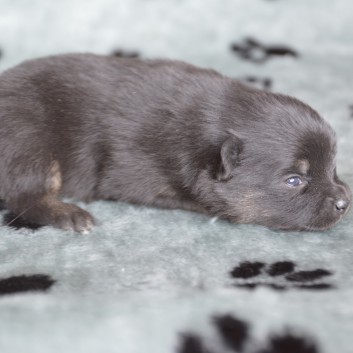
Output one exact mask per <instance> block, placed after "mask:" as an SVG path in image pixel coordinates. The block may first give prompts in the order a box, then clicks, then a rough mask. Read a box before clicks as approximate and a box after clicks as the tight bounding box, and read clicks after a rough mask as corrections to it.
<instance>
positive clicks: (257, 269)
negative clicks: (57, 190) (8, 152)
mask: <svg viewBox="0 0 353 353" xmlns="http://www.w3.org/2000/svg"><path fill="white" fill-rule="evenodd" d="M352 13H353V4H352V2H351V1H350V0H335V1H330V0H311V1H310V2H308V1H306V0H297V1H289V0H273V1H270V0H267V1H266V0H252V1H249V0H223V1H218V0H207V1H205V0H193V1H186V0H167V1H165V0H119V1H118V0H116V1H114V0H90V1H85V0H73V1H71V0H61V1H55V2H54V1H47V0H32V1H25V0H0V50H1V58H0V70H1V71H2V70H5V69H6V68H9V67H11V66H13V65H15V64H17V63H19V62H20V61H22V60H24V59H28V58H34V57H39V56H43V55H49V54H57V53H64V52H94V53H100V54H104V53H105V54H107V55H117V56H141V57H146V58H155V57H163V58H173V59H182V60H185V61H188V62H191V63H193V64H196V65H199V66H203V67H210V68H214V69H216V70H219V71H220V72H222V73H223V74H226V75H229V76H231V77H234V78H238V79H240V80H243V81H245V82H248V84H251V85H256V86H258V87H262V88H264V89H269V90H272V91H275V92H281V93H286V94H290V95H293V96H296V97H298V98H300V99H302V100H304V101H305V102H307V103H309V104H310V105H311V106H313V107H314V108H315V109H317V110H318V111H319V112H320V113H321V114H322V115H323V116H324V117H325V118H326V119H327V120H328V121H329V122H330V123H331V124H332V126H333V127H334V129H335V130H336V132H337V135H338V159H337V161H338V172H339V174H340V175H341V176H342V178H343V179H344V180H345V181H346V182H348V183H349V184H350V186H351V187H352V188H353V175H352V167H353V158H352V148H353V130H352V129H353V96H352V88H353V87H352V85H353V66H352V65H353V42H352V41H353V21H352ZM0 128H1V126H0ZM80 206H81V207H83V208H85V209H87V210H88V211H90V212H91V213H92V214H93V215H95V217H96V219H97V221H98V226H97V227H96V228H95V229H94V230H93V231H92V232H91V233H90V234H88V235H80V234H72V233H67V232H65V231H61V230H57V229H53V228H51V227H38V226H36V225H33V224H27V223H26V222H23V221H22V220H21V219H17V220H16V221H15V222H12V223H11V224H10V225H8V224H9V222H10V221H11V220H12V219H13V215H11V214H10V213H9V212H8V211H7V210H6V209H2V210H1V212H0V213H1V219H0V221H1V224H2V225H1V227H0V352H1V353H19V352H26V353H40V352H46V353H47V352H53V353H55V352H58V353H59V352H60V353H61V352H66V353H70V352H75V353H79V352H84V353H97V352H98V353H113V352H114V353H141V352H147V353H201V352H202V353H206V352H207V353H230V352H242V353H337V352H339V353H352V352H353V275H352V268H353V232H352V228H353V216H352V212H351V213H349V214H348V216H347V217H346V218H345V219H344V220H343V221H342V222H341V223H340V224H339V225H337V226H336V227H335V228H333V229H332V230H329V231H326V232H322V233H305V232H301V233H299V232H286V233H285V232H274V231H271V230H268V229H265V228H263V227H259V226H255V225H232V224H229V223H227V222H224V221H220V220H218V219H212V218H208V217H206V216H204V215H199V214H195V213H191V212H183V211H179V210H174V211H170V210H158V209H153V208H146V207H137V206H132V205H128V204H123V203H113V202H94V203H91V204H88V205H85V204H80Z"/></svg>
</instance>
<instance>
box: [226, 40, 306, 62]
mask: <svg viewBox="0 0 353 353" xmlns="http://www.w3.org/2000/svg"><path fill="white" fill-rule="evenodd" d="M231 50H232V51H233V52H235V53H236V54H237V55H238V56H240V57H241V58H243V59H245V60H249V61H252V62H255V63H264V62H265V61H267V60H268V59H270V58H271V57H273V56H292V57H294V58H297V57H299V54H298V52H297V51H296V50H294V49H291V48H290V47H288V46H285V45H264V44H262V43H260V42H259V41H258V40H256V39H254V38H250V37H248V38H245V40H244V41H243V42H242V43H240V44H237V43H233V44H232V45H231Z"/></svg>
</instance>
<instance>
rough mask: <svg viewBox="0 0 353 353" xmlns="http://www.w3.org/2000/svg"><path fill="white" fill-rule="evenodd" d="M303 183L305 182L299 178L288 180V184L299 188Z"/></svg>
mask: <svg viewBox="0 0 353 353" xmlns="http://www.w3.org/2000/svg"><path fill="white" fill-rule="evenodd" d="M302 183H303V180H302V179H301V178H300V177H298V176H294V177H290V178H288V179H287V180H286V184H287V185H290V186H298V185H300V184H302Z"/></svg>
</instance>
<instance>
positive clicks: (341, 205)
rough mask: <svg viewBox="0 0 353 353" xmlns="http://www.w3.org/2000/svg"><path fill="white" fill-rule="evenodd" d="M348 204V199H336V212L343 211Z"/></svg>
mask: <svg viewBox="0 0 353 353" xmlns="http://www.w3.org/2000/svg"><path fill="white" fill-rule="evenodd" d="M348 205H349V201H348V200H345V199H340V200H337V201H336V203H335V206H336V210H337V211H338V212H343V211H344V210H345V209H347V207H348Z"/></svg>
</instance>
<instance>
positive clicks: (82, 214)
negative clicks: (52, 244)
mask: <svg viewBox="0 0 353 353" xmlns="http://www.w3.org/2000/svg"><path fill="white" fill-rule="evenodd" d="M54 212H55V216H54V220H53V226H55V227H57V228H61V229H64V230H68V231H75V232H79V233H81V234H88V233H89V232H90V231H91V230H92V228H93V227H94V224H95V222H94V219H93V217H92V216H91V215H90V214H89V213H88V212H87V211H85V210H83V209H82V208H80V207H78V206H76V205H73V204H66V203H62V204H60V205H59V206H57V207H56V208H54Z"/></svg>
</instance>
